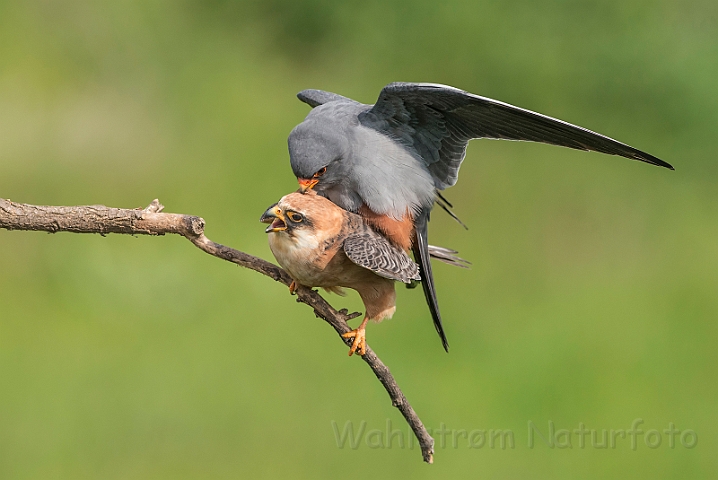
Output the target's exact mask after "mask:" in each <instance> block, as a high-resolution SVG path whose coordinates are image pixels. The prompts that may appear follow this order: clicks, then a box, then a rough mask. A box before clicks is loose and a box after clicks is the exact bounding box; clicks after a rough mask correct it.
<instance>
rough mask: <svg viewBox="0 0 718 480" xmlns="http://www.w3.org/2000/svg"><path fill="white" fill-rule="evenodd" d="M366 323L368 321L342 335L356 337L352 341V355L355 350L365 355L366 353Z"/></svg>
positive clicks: (350, 354)
mask: <svg viewBox="0 0 718 480" xmlns="http://www.w3.org/2000/svg"><path fill="white" fill-rule="evenodd" d="M365 323H366V322H363V323H362V324H361V326H360V327H359V328H357V329H355V330H352V331H351V332H347V333H343V334H342V337H344V338H354V342H352V346H351V348H350V349H349V356H350V357H351V356H352V355H353V354H354V352H357V353H358V354H359V355H364V354H365V353H366V330H365V329H364V324H365Z"/></svg>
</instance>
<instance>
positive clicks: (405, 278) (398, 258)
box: [344, 226, 421, 283]
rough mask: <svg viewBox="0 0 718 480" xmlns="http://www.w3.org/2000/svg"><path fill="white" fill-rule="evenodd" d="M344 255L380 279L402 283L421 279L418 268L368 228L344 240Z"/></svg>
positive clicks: (400, 251)
mask: <svg viewBox="0 0 718 480" xmlns="http://www.w3.org/2000/svg"><path fill="white" fill-rule="evenodd" d="M344 253H346V255H347V257H349V260H351V261H352V262H354V263H356V264H357V265H359V266H360V267H364V268H366V269H368V270H371V271H372V272H374V273H376V274H377V275H379V276H381V277H384V278H388V279H390V280H398V281H400V282H404V283H410V282H411V281H412V280H420V279H421V277H419V266H418V265H417V264H416V263H414V262H413V261H412V260H411V258H409V256H408V255H407V254H406V253H405V252H403V251H402V250H399V249H398V248H396V247H394V246H393V245H392V244H390V243H389V242H388V241H387V240H386V239H385V238H384V237H383V236H381V235H379V234H378V233H376V232H375V231H374V230H372V229H371V228H369V227H366V226H365V227H364V228H363V229H361V230H359V231H358V232H356V233H353V234H351V235H349V236H348V237H347V238H346V239H345V240H344Z"/></svg>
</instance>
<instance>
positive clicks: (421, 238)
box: [413, 217, 449, 353]
mask: <svg viewBox="0 0 718 480" xmlns="http://www.w3.org/2000/svg"><path fill="white" fill-rule="evenodd" d="M426 221H427V219H426V217H423V218H420V219H418V222H417V224H416V244H415V245H414V247H413V250H414V257H415V259H417V260H418V264H419V275H421V279H422V280H421V287H422V289H423V290H424V297H425V298H426V303H427V305H428V306H429V312H431V318H432V320H433V321H434V328H436V333H438V334H439V338H440V339H441V345H442V346H443V347H444V350H446V352H447V353H448V352H449V341H448V340H447V338H446V333H445V332H444V325H443V324H442V322H441V313H440V311H439V301H438V299H437V298H436V289H435V287H434V276H433V274H432V271H431V257H430V254H429V243H428V242H427V236H426V233H427V225H426Z"/></svg>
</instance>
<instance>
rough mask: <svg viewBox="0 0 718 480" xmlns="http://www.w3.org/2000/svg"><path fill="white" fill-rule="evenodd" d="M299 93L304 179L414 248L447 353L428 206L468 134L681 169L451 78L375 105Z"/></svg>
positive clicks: (298, 151) (293, 151)
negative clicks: (305, 107)
mask: <svg viewBox="0 0 718 480" xmlns="http://www.w3.org/2000/svg"><path fill="white" fill-rule="evenodd" d="M297 96H298V97H299V99H300V100H301V101H303V102H305V103H307V104H309V105H310V106H311V107H313V110H312V111H311V112H310V113H309V115H307V117H306V119H305V120H304V121H303V122H302V123H300V124H299V125H297V126H296V127H295V128H294V130H292V132H291V134H290V135H289V156H290V162H291V165H292V170H293V171H294V174H295V176H296V177H297V179H298V181H299V184H300V187H301V188H302V189H303V190H307V189H311V188H313V189H315V190H316V191H317V192H319V193H320V194H321V195H323V196H325V197H327V198H328V199H330V200H331V201H332V202H334V203H336V204H337V205H339V206H340V207H342V208H344V209H346V210H349V211H351V212H357V213H359V214H360V215H362V216H363V217H364V219H365V220H366V221H367V222H368V223H369V224H370V225H371V226H372V227H373V228H375V229H376V230H377V231H379V232H381V233H382V234H383V235H384V236H385V237H386V238H387V239H389V240H390V241H391V242H392V243H393V244H394V245H395V246H397V247H399V248H400V249H403V250H409V249H412V250H413V252H414V258H415V259H416V261H417V262H418V263H419V267H420V268H419V273H420V275H421V277H422V282H421V283H422V286H423V289H424V295H425V296H426V300H427V303H428V305H429V310H430V311H431V315H432V317H433V320H434V326H435V327H436V330H437V332H438V333H439V336H440V337H441V341H442V344H443V346H444V349H446V350H447V351H448V342H447V340H446V335H445V334H444V329H443V326H442V324H441V315H440V313H439V305H438V303H437V299H436V293H435V289H434V279H433V277H432V272H431V263H430V261H429V250H428V248H429V245H428V241H427V233H428V231H427V230H428V221H429V213H430V212H431V209H432V207H433V205H434V203H435V202H440V201H441V200H442V197H441V195H440V191H441V190H444V189H445V188H447V187H450V186H452V185H454V184H455V183H456V181H457V179H458V174H459V167H460V166H461V162H462V160H463V159H464V156H465V154H466V146H467V144H468V142H469V140H471V139H474V138H492V139H504V140H526V141H532V142H541V143H548V144H552V145H559V146H563V147H570V148H575V149H578V150H592V151H596V152H601V153H607V154H610V155H620V156H622V157H626V158H630V159H634V160H640V161H642V162H646V163H650V164H652V165H658V166H661V167H666V168H670V169H671V170H672V169H673V167H672V166H671V165H669V164H668V163H666V162H664V161H663V160H660V159H658V158H656V157H654V156H652V155H649V154H647V153H645V152H642V151H640V150H637V149H635V148H633V147H630V146H628V145H626V144H624V143H621V142H617V141H616V140H613V139H611V138H608V137H606V136H604V135H601V134H598V133H595V132H592V131H590V130H587V129H585V128H582V127H578V126H576V125H572V124H570V123H566V122H564V121H561V120H557V119H555V118H551V117H547V116H545V115H542V114H540V113H535V112H532V111H529V110H525V109H523V108H518V107H514V106H513V105H509V104H507V103H503V102H499V101H497V100H492V99H490V98H485V97H480V96H478V95H473V94H471V93H468V92H464V91H462V90H459V89H456V88H453V87H448V86H445V85H436V84H422V83H392V84H389V85H387V86H386V87H384V89H383V90H382V91H381V94H380V95H379V99H378V100H377V102H376V104H374V105H365V104H362V103H359V102H356V101H354V100H351V99H349V98H346V97H342V96H341V95H337V94H335V93H330V92H323V91H321V90H304V91H302V92H300V93H299V94H298V95H297ZM439 204H440V205H442V203H439Z"/></svg>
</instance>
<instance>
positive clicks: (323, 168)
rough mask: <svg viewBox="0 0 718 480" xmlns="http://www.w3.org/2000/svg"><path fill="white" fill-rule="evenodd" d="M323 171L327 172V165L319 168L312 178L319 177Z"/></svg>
mask: <svg viewBox="0 0 718 480" xmlns="http://www.w3.org/2000/svg"><path fill="white" fill-rule="evenodd" d="M325 173H327V167H322V169H321V170H319V171H318V172H317V173H315V174H314V178H319V177H321V176H322V175H324V174H325Z"/></svg>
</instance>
